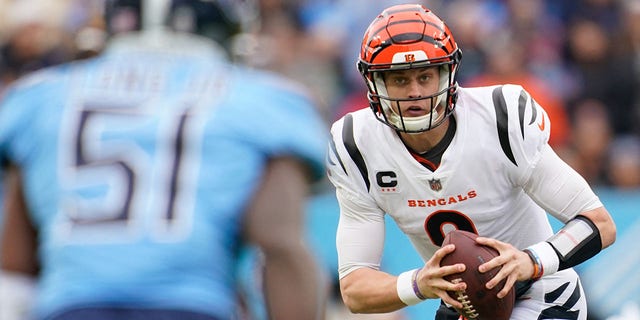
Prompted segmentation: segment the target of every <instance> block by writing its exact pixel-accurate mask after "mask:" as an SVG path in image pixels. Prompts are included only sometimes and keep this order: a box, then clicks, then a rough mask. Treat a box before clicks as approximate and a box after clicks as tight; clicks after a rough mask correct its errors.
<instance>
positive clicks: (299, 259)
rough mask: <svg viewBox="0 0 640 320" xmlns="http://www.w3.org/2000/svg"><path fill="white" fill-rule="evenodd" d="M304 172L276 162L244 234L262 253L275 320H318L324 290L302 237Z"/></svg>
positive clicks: (289, 161)
mask: <svg viewBox="0 0 640 320" xmlns="http://www.w3.org/2000/svg"><path fill="white" fill-rule="evenodd" d="M306 173H307V172H306V168H304V166H303V165H302V164H301V163H300V162H298V161H297V160H295V159H293V158H278V159H273V160H271V162H270V163H269V164H268V168H267V170H266V172H265V175H264V176H263V181H262V184H261V186H260V189H259V190H258V191H257V193H256V196H255V198H254V199H253V203H252V204H251V206H250V208H249V212H248V214H247V219H246V224H245V236H246V237H247V238H248V240H249V241H251V242H252V243H255V244H257V245H258V246H259V247H260V248H261V249H262V253H263V254H264V259H265V260H264V261H265V266H264V277H265V279H264V290H265V296H266V300H267V301H266V303H267V307H268V309H269V313H270V316H271V318H272V319H320V318H322V312H323V310H324V302H325V294H326V288H325V285H324V283H322V279H324V277H323V276H322V274H321V270H319V269H318V267H317V265H316V263H315V261H314V258H313V255H312V253H311V252H310V251H309V248H308V247H307V244H306V241H305V235H304V224H305V217H304V204H305V201H306V197H307V192H308V190H309V185H308V180H307V175H306Z"/></svg>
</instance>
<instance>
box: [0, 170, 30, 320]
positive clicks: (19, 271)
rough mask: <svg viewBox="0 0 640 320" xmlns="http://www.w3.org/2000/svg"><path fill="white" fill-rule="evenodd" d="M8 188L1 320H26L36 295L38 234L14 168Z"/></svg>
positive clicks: (0, 276)
mask: <svg viewBox="0 0 640 320" xmlns="http://www.w3.org/2000/svg"><path fill="white" fill-rule="evenodd" d="M3 182H4V183H5V186H6V189H5V190H6V194H5V198H4V199H5V203H4V206H5V210H4V212H5V216H4V217H0V218H4V222H3V224H2V230H1V231H0V235H1V238H0V245H1V246H2V248H1V249H0V253H1V256H0V265H1V267H2V268H1V269H0V319H3V320H20V319H26V318H27V314H28V312H29V309H30V306H31V301H32V300H33V294H34V280H33V277H34V276H36V275H37V273H38V269H39V265H38V262H37V254H36V246H37V242H36V238H37V235H36V231H35V229H34V228H33V225H32V224H31V222H30V221H29V215H28V212H27V207H26V204H25V201H24V197H23V194H22V183H21V181H20V173H19V171H18V169H17V168H15V167H11V168H10V169H9V170H8V172H7V175H6V180H5V181H3Z"/></svg>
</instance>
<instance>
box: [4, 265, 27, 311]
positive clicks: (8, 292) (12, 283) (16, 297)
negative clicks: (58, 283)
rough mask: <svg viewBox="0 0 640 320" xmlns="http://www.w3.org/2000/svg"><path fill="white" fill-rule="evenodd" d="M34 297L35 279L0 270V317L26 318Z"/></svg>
mask: <svg viewBox="0 0 640 320" xmlns="http://www.w3.org/2000/svg"><path fill="white" fill-rule="evenodd" d="M34 297H35V279H33V278H31V277H30V276H27V275H24V274H21V273H14V272H8V271H4V270H0V319H2V320H23V319H28V318H29V313H30V312H31V304H32V301H33V300H34Z"/></svg>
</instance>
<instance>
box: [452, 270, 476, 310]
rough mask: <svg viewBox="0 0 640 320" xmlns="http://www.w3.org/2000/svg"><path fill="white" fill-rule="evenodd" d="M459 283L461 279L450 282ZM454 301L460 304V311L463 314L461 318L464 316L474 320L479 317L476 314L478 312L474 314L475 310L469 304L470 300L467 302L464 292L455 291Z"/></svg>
mask: <svg viewBox="0 0 640 320" xmlns="http://www.w3.org/2000/svg"><path fill="white" fill-rule="evenodd" d="M461 281H462V279H455V280H453V281H451V282H453V283H459V282H461ZM456 300H458V301H459V302H460V303H462V310H461V311H462V312H463V313H464V314H463V316H465V317H466V318H468V319H476V318H477V317H478V316H479V315H480V314H478V312H476V308H475V307H474V306H473V304H471V300H469V296H468V295H467V294H466V293H465V291H464V290H459V291H456Z"/></svg>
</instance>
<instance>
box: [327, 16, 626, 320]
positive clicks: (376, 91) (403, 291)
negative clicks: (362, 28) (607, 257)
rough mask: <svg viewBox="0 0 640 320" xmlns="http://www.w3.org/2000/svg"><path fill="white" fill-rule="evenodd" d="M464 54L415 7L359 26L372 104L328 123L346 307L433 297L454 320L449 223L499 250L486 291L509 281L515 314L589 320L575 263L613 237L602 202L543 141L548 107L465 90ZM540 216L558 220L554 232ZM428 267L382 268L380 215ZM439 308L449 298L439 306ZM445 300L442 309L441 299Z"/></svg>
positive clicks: (385, 307)
mask: <svg viewBox="0 0 640 320" xmlns="http://www.w3.org/2000/svg"><path fill="white" fill-rule="evenodd" d="M461 56H462V54H461V50H460V48H458V46H457V44H456V42H455V41H454V38H453V36H452V34H451V32H450V30H449V28H448V27H447V26H446V25H445V23H444V22H443V21H442V20H441V19H440V18H438V17H437V16H436V15H434V14H433V13H432V12H431V11H430V10H429V9H427V8H425V7H423V6H421V5H409V4H407V5H398V6H392V7H389V8H387V9H386V10H384V11H383V12H382V13H381V14H380V15H379V16H378V17H376V18H375V19H374V20H373V22H372V23H371V25H370V26H369V28H368V29H367V30H366V32H365V35H364V39H363V41H362V48H361V52H360V58H359V61H358V69H359V71H360V72H361V73H362V75H363V76H364V79H365V82H366V84H367V86H368V91H369V92H368V97H369V101H370V107H371V108H370V109H371V110H373V112H371V110H368V108H367V109H363V110H360V111H356V112H353V113H350V114H347V115H345V116H344V117H343V118H341V119H340V120H338V121H336V122H335V124H334V125H333V126H332V129H331V135H332V141H331V144H330V151H329V156H328V158H327V166H328V171H329V173H328V174H329V178H330V180H331V182H332V183H333V184H334V185H335V187H336V195H337V199H338V201H339V204H340V211H341V213H340V221H339V225H338V232H337V249H338V256H339V277H340V288H341V291H342V297H343V300H344V302H345V304H346V305H347V306H348V307H349V308H350V309H351V311H353V312H356V313H383V312H390V311H393V310H397V309H400V308H403V307H405V306H407V305H412V304H416V303H419V302H421V301H423V300H424V299H442V301H443V304H442V306H441V308H440V309H439V310H438V312H437V315H436V319H458V317H459V316H458V315H457V313H456V312H455V311H454V309H456V308H461V307H462V305H461V303H460V302H458V301H457V300H455V299H453V298H451V297H450V296H449V295H448V294H447V293H446V291H456V290H462V289H464V288H465V287H466V284H465V283H457V284H454V283H451V282H448V281H446V280H444V279H443V277H444V276H445V275H449V274H454V273H457V272H460V271H462V270H464V268H465V266H464V265H462V264H458V265H453V266H446V267H440V261H441V259H442V258H443V257H444V256H445V255H446V254H448V253H450V252H452V251H453V250H455V248H454V247H453V246H452V245H448V246H444V247H441V244H442V241H443V239H444V237H445V235H446V233H447V232H449V231H450V230H453V229H462V230H467V231H471V232H474V233H476V234H478V235H479V236H480V237H479V238H478V240H477V241H478V242H479V243H481V244H484V245H489V246H491V247H494V248H495V249H497V250H498V251H499V252H500V256H499V257H497V258H495V259H493V260H491V261H488V262H486V263H485V264H483V265H482V266H480V270H479V271H480V272H486V271H487V270H491V269H493V268H494V267H497V266H502V269H501V271H500V272H499V273H498V274H497V275H496V276H495V278H493V279H492V280H491V281H489V282H488V283H487V287H488V288H492V287H494V286H496V284H498V283H499V282H500V281H501V280H503V279H506V285H505V286H504V288H503V289H502V290H501V291H500V292H499V293H498V297H503V296H504V295H506V293H507V292H508V290H509V289H510V288H512V287H514V286H515V288H516V291H517V300H516V304H515V308H514V311H513V313H512V315H511V319H512V320H515V319H518V320H529V319H583V320H584V319H586V317H587V310H586V299H585V296H584V293H583V290H582V287H581V285H580V281H579V278H578V275H577V274H576V272H575V271H574V270H573V269H572V267H573V266H575V265H577V264H579V263H581V262H583V261H585V260H587V259H589V258H591V257H593V256H594V255H596V254H597V253H598V252H600V251H601V250H602V249H603V248H606V247H608V246H610V245H611V244H612V243H613V242H614V241H615V236H616V229H615V224H614V223H613V221H612V218H611V217H610V215H609V213H608V212H607V210H606V209H605V208H604V207H603V205H602V203H601V202H600V200H599V199H598V197H597V196H596V195H595V194H594V192H593V191H592V190H591V188H590V187H589V185H588V184H587V183H586V181H585V180H584V179H583V178H582V177H581V176H580V175H579V174H578V173H576V172H575V171H574V170H573V169H572V168H571V167H569V166H568V165H567V164H566V163H565V162H563V161H562V160H561V159H560V158H559V157H558V156H557V155H556V154H555V153H554V151H553V150H552V149H551V147H550V146H549V144H548V139H549V132H550V127H551V123H550V121H549V118H548V116H547V114H546V113H545V111H544V109H543V108H542V107H541V106H540V105H538V104H537V103H536V101H534V100H533V98H532V97H531V95H530V94H529V93H527V91H526V90H524V89H523V88H522V87H521V86H518V85H501V86H492V87H478V88H462V87H459V86H458V84H457V83H456V73H457V71H458V67H459V64H460V59H461ZM545 212H548V213H550V214H551V215H552V216H553V217H555V218H557V219H559V220H560V221H561V222H563V223H564V224H565V225H564V227H563V228H562V229H561V230H560V231H559V232H558V233H555V234H554V232H553V229H552V228H551V226H550V223H549V220H548V218H547V215H546V213H545ZM385 214H388V215H390V216H391V217H392V218H393V220H394V221H395V223H397V225H398V226H399V228H400V229H401V230H402V231H403V232H404V233H405V234H406V235H407V236H408V237H409V239H410V240H411V242H412V243H413V245H414V247H415V249H416V251H417V252H418V254H420V256H421V257H422V259H423V260H424V262H425V264H424V265H422V266H416V269H414V270H408V271H406V272H403V273H401V274H400V275H391V274H388V273H385V272H384V271H382V270H380V259H381V254H382V251H383V243H384V230H385V227H384V221H385V219H384V215H385ZM447 305H448V306H447ZM448 307H449V308H448Z"/></svg>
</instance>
